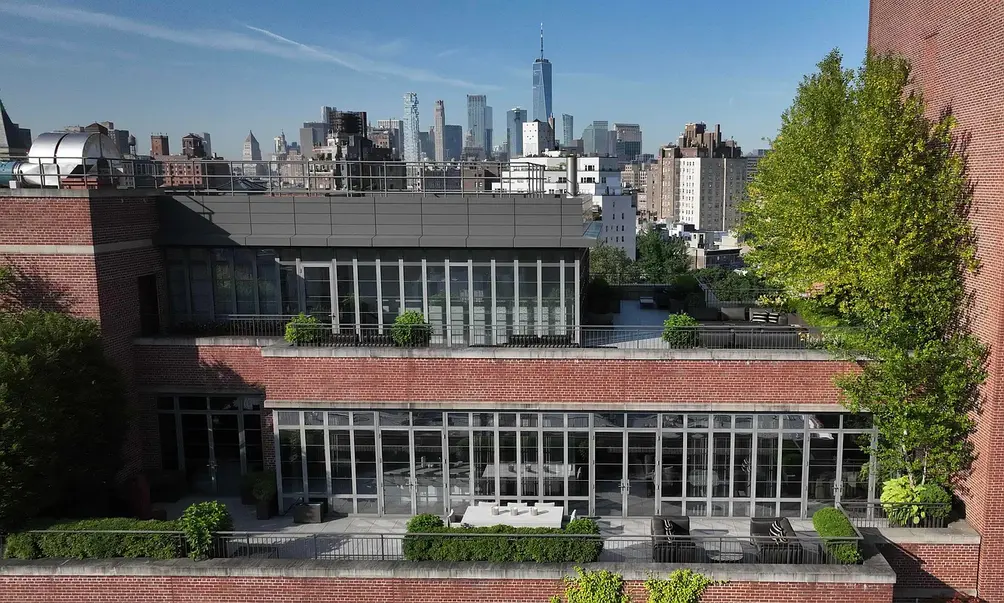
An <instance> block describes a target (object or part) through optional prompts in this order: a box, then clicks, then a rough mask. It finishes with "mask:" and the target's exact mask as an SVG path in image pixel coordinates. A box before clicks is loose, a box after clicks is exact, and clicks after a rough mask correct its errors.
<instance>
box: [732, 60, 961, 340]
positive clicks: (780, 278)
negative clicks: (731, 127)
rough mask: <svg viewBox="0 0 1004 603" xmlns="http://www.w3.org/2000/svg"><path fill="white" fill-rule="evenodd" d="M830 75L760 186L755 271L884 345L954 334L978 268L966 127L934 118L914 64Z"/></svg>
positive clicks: (749, 230) (753, 215)
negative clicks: (959, 138)
mask: <svg viewBox="0 0 1004 603" xmlns="http://www.w3.org/2000/svg"><path fill="white" fill-rule="evenodd" d="M818 67H819V71H818V72H816V73H815V74H813V75H811V76H809V77H807V78H805V79H804V80H803V82H802V84H801V85H800V86H799V88H798V94H797V96H796V97H795V101H794V103H793V104H792V106H791V107H790V108H789V109H788V110H787V111H786V112H785V113H784V115H783V116H782V125H781V131H780V133H779V134H778V136H777V138H776V139H775V140H774V141H773V145H772V149H771V152H770V153H769V154H767V156H765V157H764V158H763V159H762V160H761V161H760V163H759V164H758V172H757V175H756V177H755V178H754V179H753V181H752V182H751V183H750V186H749V196H750V202H749V203H748V204H747V205H746V206H745V207H744V208H743V209H744V213H745V216H744V222H743V226H742V231H743V234H745V235H746V237H747V240H748V241H749V242H751V243H753V245H754V249H753V251H752V252H751V253H750V254H749V255H747V257H746V262H747V264H749V265H751V266H753V267H754V268H755V269H756V271H757V272H758V273H759V274H760V275H761V276H763V277H765V278H767V279H769V280H771V281H776V282H780V283H783V284H784V285H785V287H786V288H787V289H789V290H790V291H791V292H793V293H796V294H801V293H805V292H809V291H816V292H818V295H817V297H816V298H815V299H816V302H817V303H818V304H820V305H824V306H828V307H831V308H833V309H835V310H837V311H838V312H839V313H840V314H841V315H842V316H844V317H845V319H846V320H847V321H848V322H851V323H855V324H865V325H869V326H870V327H871V328H873V329H875V328H881V329H882V331H883V335H882V336H884V337H889V336H892V337H896V338H897V339H902V338H904V337H905V338H907V339H908V340H910V339H912V341H913V342H918V341H923V340H925V339H928V338H931V337H937V336H940V335H942V334H945V333H946V332H947V331H948V330H950V329H951V328H952V327H953V326H954V325H955V324H957V321H958V318H959V312H960V310H961V302H962V300H963V296H964V284H963V276H964V275H965V273H967V272H970V271H972V270H975V269H976V266H977V263H976V255H975V245H974V242H975V237H974V232H973V229H972V227H971V226H970V224H969V222H968V220H967V211H968V207H969V194H968V193H969V185H968V182H967V179H966V177H965V164H964V160H963V157H962V156H961V154H960V153H958V152H957V148H956V145H955V144H954V142H953V136H952V132H953V128H954V126H955V120H954V119H953V118H952V117H951V116H950V115H948V114H945V115H942V116H941V117H940V118H939V119H937V120H929V119H927V118H926V117H925V114H924V102H923V99H922V98H921V96H920V95H919V94H918V93H916V92H913V91H910V86H909V84H910V66H909V63H908V62H907V61H906V60H904V59H902V58H898V57H895V56H885V55H875V54H871V55H869V56H868V57H867V58H866V60H865V64H864V66H863V67H862V68H861V69H859V70H858V71H856V72H855V71H851V70H847V69H844V68H843V66H842V64H841V56H840V54H839V53H838V52H837V51H833V52H831V53H830V54H829V55H827V56H826V58H824V59H823V61H822V62H820V63H819V66H818Z"/></svg>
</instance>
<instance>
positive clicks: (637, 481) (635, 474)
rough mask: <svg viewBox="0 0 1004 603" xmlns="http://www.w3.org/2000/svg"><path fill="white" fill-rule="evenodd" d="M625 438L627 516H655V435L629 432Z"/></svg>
mask: <svg viewBox="0 0 1004 603" xmlns="http://www.w3.org/2000/svg"><path fill="white" fill-rule="evenodd" d="M627 438H628V447H627V471H628V477H627V479H628V487H627V490H626V493H627V514H628V515H629V516H647V515H655V514H656V505H655V501H656V498H655V477H656V466H655V450H656V448H655V433H636V432H629V433H628V434H627Z"/></svg>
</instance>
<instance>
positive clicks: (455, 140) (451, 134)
mask: <svg viewBox="0 0 1004 603" xmlns="http://www.w3.org/2000/svg"><path fill="white" fill-rule="evenodd" d="M443 138H444V140H445V142H444V144H445V145H446V150H445V151H444V153H445V157H446V161H459V160H460V156H461V155H462V154H463V152H464V127H463V126H452V125H447V126H446V131H445V133H444V134H443Z"/></svg>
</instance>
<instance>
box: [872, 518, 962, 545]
mask: <svg viewBox="0 0 1004 603" xmlns="http://www.w3.org/2000/svg"><path fill="white" fill-rule="evenodd" d="M861 532H862V534H863V535H864V536H865V537H866V538H869V539H874V538H877V539H878V541H879V542H883V541H885V542H892V543H895V544H980V542H981V538H980V535H979V533H978V532H977V531H976V530H974V529H973V528H972V526H970V525H969V523H968V522H966V520H964V519H961V520H959V521H955V522H953V523H951V524H949V525H948V527H945V528H863V529H862V530H861Z"/></svg>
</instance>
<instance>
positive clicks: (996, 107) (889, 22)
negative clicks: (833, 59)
mask: <svg viewBox="0 0 1004 603" xmlns="http://www.w3.org/2000/svg"><path fill="white" fill-rule="evenodd" d="M1002 35H1004V2H1000V1H999V0H872V2H871V14H870V20H869V45H870V46H871V47H872V48H873V49H875V50H877V51H881V52H888V51H892V52H896V53H899V54H902V55H904V56H906V57H907V58H909V59H910V60H911V61H912V64H913V75H914V78H915V79H916V85H917V87H918V89H919V90H920V91H921V92H922V93H923V95H924V98H925V100H926V101H927V104H928V110H929V112H930V113H931V115H932V116H933V115H937V114H938V113H939V112H941V111H943V110H946V109H950V110H951V111H952V113H953V114H954V115H955V117H956V119H957V120H958V122H959V130H958V133H959V134H960V136H964V137H967V138H968V146H967V151H968V157H969V164H968V165H969V175H970V177H971V179H972V181H973V183H974V185H975V188H974V203H973V212H972V218H971V219H972V221H973V223H974V225H975V227H976V231H977V236H978V238H979V242H978V245H979V257H980V261H981V262H982V269H981V270H980V273H979V274H978V275H977V276H976V277H975V278H973V279H972V281H971V285H972V292H973V293H974V297H975V299H974V304H973V309H974V322H973V326H974V328H975V330H976V332H977V333H978V334H979V336H980V338H981V339H983V341H984V342H985V343H987V344H988V345H989V346H990V351H991V355H990V360H989V369H990V377H989V379H988V380H987V382H986V384H985V385H984V388H983V406H982V410H981V413H980V416H979V431H978V433H977V435H976V448H977V452H978V455H979V456H978V460H977V461H976V465H975V467H974V469H973V472H972V475H970V477H969V479H968V480H967V482H966V489H967V490H966V493H965V494H964V496H965V499H966V503H967V504H966V511H967V517H968V520H969V522H970V523H971V524H972V525H973V526H974V527H975V528H976V529H977V530H978V531H979V532H980V534H981V535H982V546H981V550H980V562H979V592H980V596H981V597H983V598H985V599H986V600H988V601H1002V600H1004V494H1002V491H1004V446H1002V445H1001V442H1002V429H1004V407H1002V404H1004V366H1002V362H1004V354H1002V349H1004V348H1002V344H1004V296H1002V295H1001V288H1002V286H1004V249H1002V247H1001V242H1002V241H1004V220H1002V214H1001V211H1002V209H1001V204H1002V203H1004V168H1002V164H1001V152H1000V148H1001V143H1002V141H1004V111H1002V110H1001V107H1002V106H1004V46H1002V45H1001V37H1002Z"/></svg>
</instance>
